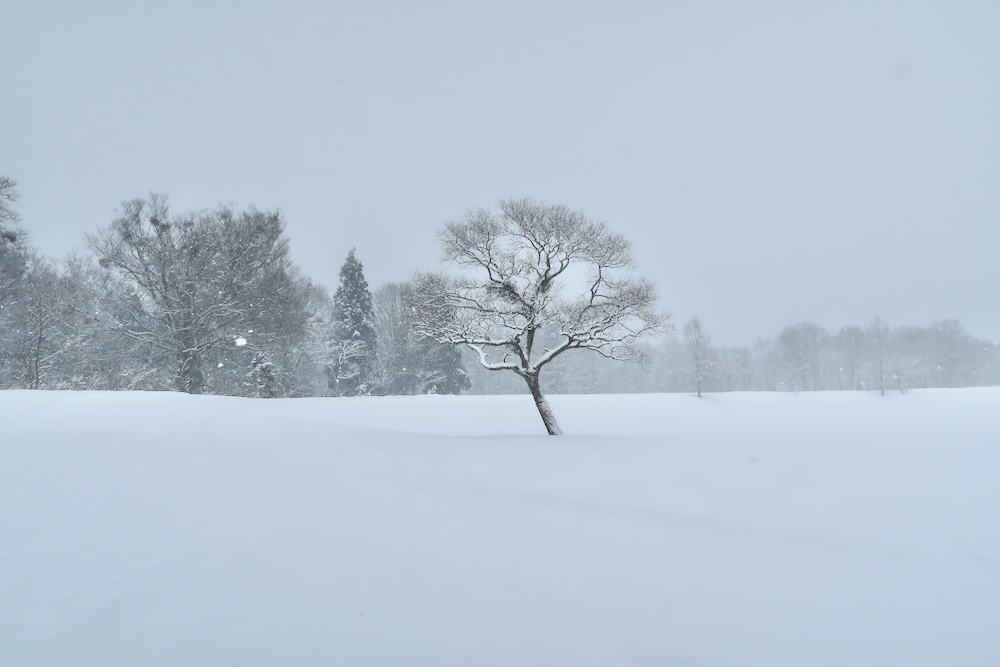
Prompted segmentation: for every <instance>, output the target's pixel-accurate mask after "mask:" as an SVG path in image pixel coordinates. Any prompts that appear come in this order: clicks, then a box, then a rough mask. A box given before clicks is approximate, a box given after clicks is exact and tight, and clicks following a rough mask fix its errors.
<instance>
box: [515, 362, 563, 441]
mask: <svg viewBox="0 0 1000 667" xmlns="http://www.w3.org/2000/svg"><path fill="white" fill-rule="evenodd" d="M524 381H525V382H527V383H528V390H529V391H530V392H531V397H532V398H533V399H535V407H536V408H538V414H539V415H541V417H542V423H543V424H545V430H546V431H548V432H549V435H562V429H561V428H559V424H558V423H557V422H556V416H555V415H554V414H553V413H552V408H551V406H549V402H548V401H547V400H545V396H544V395H542V389H541V386H539V384H538V374H537V373H536V374H534V375H525V376H524Z"/></svg>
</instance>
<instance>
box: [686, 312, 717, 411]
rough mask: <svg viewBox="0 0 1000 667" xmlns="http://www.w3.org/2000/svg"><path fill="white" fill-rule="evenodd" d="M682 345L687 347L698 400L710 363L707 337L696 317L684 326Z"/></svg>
mask: <svg viewBox="0 0 1000 667" xmlns="http://www.w3.org/2000/svg"><path fill="white" fill-rule="evenodd" d="M684 344H685V347H687V353H688V362H689V363H690V364H691V374H692V375H693V376H694V386H695V391H696V392H697V394H698V398H701V389H702V386H703V385H704V383H705V372H706V371H707V369H708V366H709V365H710V363H711V361H710V359H709V352H710V350H709V346H708V344H709V337H708V334H707V333H705V330H704V329H702V328H701V320H699V319H698V318H697V317H692V318H691V319H690V320H688V323H687V324H685V325H684Z"/></svg>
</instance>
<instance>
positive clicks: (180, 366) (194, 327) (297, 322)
mask: <svg viewBox="0 0 1000 667" xmlns="http://www.w3.org/2000/svg"><path fill="white" fill-rule="evenodd" d="M89 240H90V245H91V247H92V248H93V250H94V252H95V253H96V254H97V256H98V258H99V260H100V263H101V265H102V266H104V267H105V268H108V269H111V270H114V271H116V272H117V273H118V275H119V276H121V278H122V279H123V280H124V281H125V283H126V285H127V286H128V288H129V289H131V290H132V291H133V293H134V295H135V297H136V298H135V299H133V300H131V301H128V300H122V301H119V302H117V303H116V304H115V305H116V309H115V311H114V312H112V313H109V316H110V318H111V321H112V323H113V325H114V326H115V328H116V329H117V331H118V332H119V333H120V334H122V335H124V336H127V337H130V338H133V339H135V340H137V341H141V342H143V343H145V344H147V345H150V346H154V347H157V348H159V349H161V350H164V351H166V352H168V353H169V354H171V355H172V356H173V357H174V358H175V359H176V371H175V384H176V387H177V389H179V390H180V391H186V392H190V393H200V392H202V391H204V389H205V388H206V384H207V382H206V374H205V368H204V360H203V357H204V356H205V355H206V353H209V352H211V351H217V350H219V349H222V348H225V347H227V346H228V347H230V348H232V347H233V342H234V341H235V340H237V338H238V337H240V336H243V335H246V334H247V333H248V332H251V331H253V332H255V335H257V336H263V335H265V334H267V333H269V332H270V333H274V332H278V331H280V332H289V331H302V330H304V327H305V313H304V312H303V310H302V307H301V305H302V304H301V298H300V297H301V294H300V291H299V290H298V289H297V276H296V272H295V269H294V267H293V266H292V263H291V259H290V258H289V254H288V241H287V240H286V239H285V238H284V223H283V222H282V220H281V217H280V216H279V215H278V214H277V213H268V212H264V211H258V210H256V209H249V210H247V211H243V212H240V213H237V212H234V211H232V210H231V209H228V208H220V209H218V210H216V211H212V212H205V213H196V214H187V215H178V216H171V215H170V213H169V210H168V208H167V202H166V198H165V197H162V196H158V195H152V196H151V197H150V198H149V200H141V199H136V200H132V201H129V202H126V203H125V204H123V207H122V212H121V215H120V216H119V217H118V218H117V219H115V220H114V221H113V222H112V223H111V225H110V226H109V227H108V228H106V229H104V230H102V231H101V232H99V233H98V234H97V235H95V236H92V237H90V238H89ZM244 368H245V366H244Z"/></svg>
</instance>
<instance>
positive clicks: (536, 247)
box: [413, 199, 668, 435]
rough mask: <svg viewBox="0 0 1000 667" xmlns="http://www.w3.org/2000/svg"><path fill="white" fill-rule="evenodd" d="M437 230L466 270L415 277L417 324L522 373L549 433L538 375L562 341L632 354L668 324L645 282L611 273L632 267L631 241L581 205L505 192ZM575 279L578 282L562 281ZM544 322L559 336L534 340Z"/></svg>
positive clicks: (551, 425) (569, 346)
mask: <svg viewBox="0 0 1000 667" xmlns="http://www.w3.org/2000/svg"><path fill="white" fill-rule="evenodd" d="M440 239H441V245H442V248H443V250H444V255H445V258H446V259H447V260H450V261H452V262H454V263H456V264H458V265H459V266H461V267H464V268H465V269H467V270H469V272H467V274H466V275H464V276H461V277H456V278H448V277H445V276H441V275H434V274H428V275H423V276H419V277H418V279H417V281H416V290H415V292H414V297H413V299H414V301H413V306H414V322H413V329H414V332H416V333H418V334H422V335H425V336H428V337H430V338H433V339H435V340H437V341H439V342H443V343H453V344H462V345H466V346H468V347H469V348H471V349H472V350H474V351H475V352H476V353H477V354H478V356H479V360H480V363H482V365H483V367H485V368H487V369H488V370H491V371H510V372H513V373H516V374H517V375H518V376H520V377H521V378H522V379H524V381H525V383H527V385H528V390H529V391H530V392H531V396H532V398H533V399H534V401H535V405H536V406H537V408H538V412H539V414H540V415H541V417H542V421H543V423H544V424H545V428H546V430H547V431H548V433H549V434H550V435H559V434H560V433H561V430H560V428H559V425H558V423H557V422H556V418H555V415H554V414H553V413H552V409H551V408H550V406H549V404H548V402H547V401H546V399H545V397H544V395H543V394H542V390H541V386H540V384H539V373H540V372H541V371H542V369H543V368H545V366H546V365H547V364H549V363H550V362H551V361H552V360H553V359H555V358H556V357H557V356H558V355H560V354H563V353H564V352H567V351H568V350H591V351H593V352H595V353H597V354H600V355H603V356H605V357H607V358H609V359H617V360H622V361H634V360H637V359H638V357H639V352H638V349H637V347H636V345H635V343H636V341H637V340H638V339H639V338H640V337H641V336H644V335H646V334H653V333H658V332H661V331H664V330H665V329H666V328H667V326H668V319H667V316H666V315H664V314H661V313H659V312H657V311H655V310H654V309H653V306H654V304H655V302H656V298H657V297H656V290H655V289H654V287H653V285H652V283H650V282H649V281H648V280H645V279H641V278H638V279H637V278H630V277H618V276H617V275H616V274H618V273H619V272H620V271H621V270H623V269H627V268H629V267H631V266H632V263H633V259H632V249H631V244H630V243H629V242H628V241H627V240H626V239H625V238H624V237H622V236H620V235H618V234H614V233H612V232H610V231H608V229H607V227H606V225H605V223H603V222H600V221H596V220H593V219H591V218H589V217H587V216H586V215H584V214H583V213H581V212H578V211H573V210H571V209H569V208H567V207H565V206H558V205H556V206H553V205H545V204H541V203H538V202H535V201H533V200H530V199H519V200H508V201H503V202H501V203H500V206H499V211H490V210H485V209H481V210H476V211H470V212H469V213H467V214H466V215H465V217H464V218H463V219H461V220H459V221H456V222H449V223H447V224H445V226H444V228H443V229H442V230H441V232H440ZM574 281H578V282H579V288H578V290H572V289H568V286H570V285H572V283H573V282H574ZM542 329H551V330H552V331H554V332H556V333H557V334H558V336H557V340H558V342H556V343H554V344H552V345H551V346H544V345H538V344H536V343H537V342H538V338H536V337H538V334H539V333H540V332H541V331H542ZM539 348H541V349H539Z"/></svg>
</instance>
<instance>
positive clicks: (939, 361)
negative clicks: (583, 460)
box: [467, 318, 1000, 393]
mask: <svg viewBox="0 0 1000 667" xmlns="http://www.w3.org/2000/svg"><path fill="white" fill-rule="evenodd" d="M692 322H694V323H697V320H693V321H692ZM692 322H688V323H687V325H686V326H684V327H683V328H682V330H681V331H679V332H678V334H677V335H676V336H669V337H666V338H664V339H662V340H661V341H659V342H658V343H657V344H654V345H650V346H647V347H646V348H645V352H646V359H645V361H644V362H643V363H640V364H621V363H615V362H612V361H608V360H606V359H601V358H599V357H598V358H594V357H592V356H590V355H586V354H580V355H579V356H575V357H572V358H568V359H564V360H560V361H559V362H558V363H556V364H553V367H552V368H550V369H549V376H548V377H547V378H546V380H547V383H548V384H547V388H548V390H549V391H551V392H556V393H591V392H607V393H624V392H692V393H694V392H696V391H698V390H699V382H700V388H701V391H703V392H720V391H817V390H866V391H878V392H882V393H885V392H888V391H903V392H905V391H907V390H909V389H913V388H919V387H971V386H994V385H1000V346H998V345H997V344H996V343H994V342H990V341H985V340H979V339H976V338H974V337H973V336H971V335H970V334H969V333H968V332H967V331H965V329H964V328H963V327H962V325H961V324H959V323H958V322H956V321H954V320H941V321H938V322H933V323H932V324H930V326H926V327H918V326H900V327H891V326H889V325H888V324H887V323H886V322H885V321H884V320H882V319H881V318H876V319H875V320H874V321H873V322H872V323H871V324H870V325H868V326H867V327H858V326H847V327H843V328H842V329H840V330H839V331H837V332H836V333H830V332H828V331H826V330H825V329H823V328H822V327H820V326H819V325H817V324H814V323H812V322H802V323H800V324H796V325H794V326H789V327H786V328H785V329H783V330H782V331H781V332H779V334H778V335H777V336H776V337H775V338H773V339H767V340H758V341H757V342H756V343H755V344H754V345H752V346H750V347H727V346H713V345H711V343H710V339H709V337H708V335H707V334H706V333H705V332H704V330H703V329H702V328H701V326H700V323H697V324H696V326H694V327H693V326H692ZM473 361H474V359H473V357H472V356H471V355H468V356H467V365H468V368H469V373H470V376H471V379H472V387H473V391H475V392H477V393H518V392H520V387H518V384H517V382H515V381H512V380H511V379H510V378H507V377H505V376H503V375H500V374H497V373H489V372H488V371H485V370H481V369H479V368H477V367H476V365H475V364H474V363H472V362H473ZM699 379H700V380H699ZM514 380H516V378H514Z"/></svg>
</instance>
